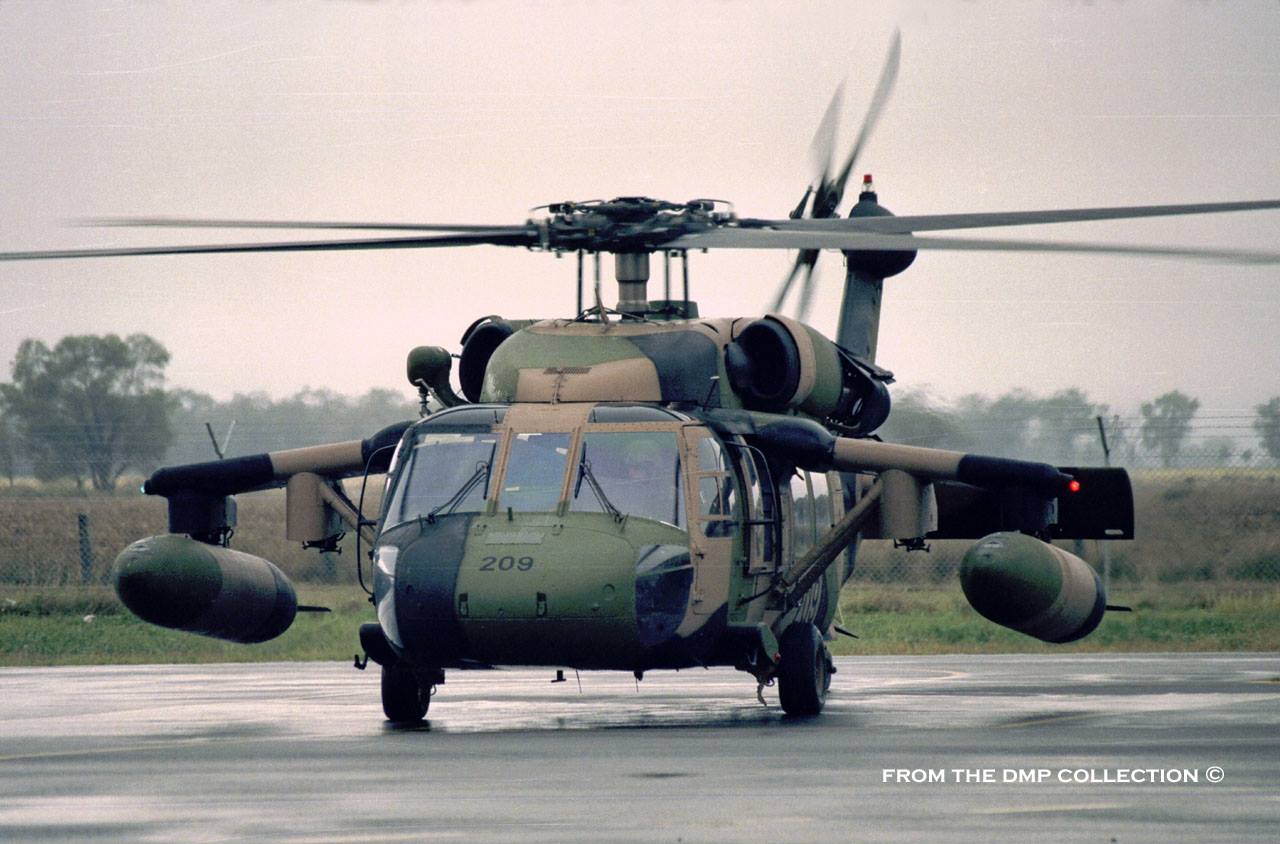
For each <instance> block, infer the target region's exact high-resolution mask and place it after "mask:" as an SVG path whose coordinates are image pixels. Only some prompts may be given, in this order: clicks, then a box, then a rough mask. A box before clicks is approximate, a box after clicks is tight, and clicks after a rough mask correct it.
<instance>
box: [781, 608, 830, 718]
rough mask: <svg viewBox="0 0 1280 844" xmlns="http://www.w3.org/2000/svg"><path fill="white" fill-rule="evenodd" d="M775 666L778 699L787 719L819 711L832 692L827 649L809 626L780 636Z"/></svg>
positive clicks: (794, 629)
mask: <svg viewBox="0 0 1280 844" xmlns="http://www.w3.org/2000/svg"><path fill="white" fill-rule="evenodd" d="M779 650H780V651H781V654H782V659H781V662H780V664H779V665H778V699H779V700H780V701H781V702H782V711H783V712H785V713H787V714H788V715H797V716H810V715H817V714H818V713H819V712H821V711H822V705H823V704H824V703H826V701H827V689H829V688H831V672H830V663H829V662H828V659H829V657H828V656H827V647H826V645H824V644H823V642H822V634H821V633H819V632H818V628H817V627H814V626H813V625H812V624H793V625H791V626H790V627H788V628H787V631H786V632H785V633H783V634H782V642H781V644H780V647H779Z"/></svg>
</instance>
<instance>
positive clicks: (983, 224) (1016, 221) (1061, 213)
mask: <svg viewBox="0 0 1280 844" xmlns="http://www.w3.org/2000/svg"><path fill="white" fill-rule="evenodd" d="M1276 208H1280V199H1260V200H1255V201H1248V202H1199V203H1192V204H1187V205H1130V206H1122V207H1115V208H1064V209H1058V210H1049V211H995V212H983V213H976V214H919V215H916V216H910V215H908V216H902V217H853V218H836V219H825V220H742V221H740V224H741V225H742V226H743V227H744V228H751V227H755V226H757V225H759V226H764V227H767V228H773V229H778V230H785V231H796V230H800V231H823V232H877V233H882V234H907V233H909V232H922V231H946V230H949V229H971V228H972V229H976V228H988V227H996V226H1033V225H1043V224H1047V223H1082V222H1088V221H1091V220H1131V219H1139V218H1142V217H1173V216H1178V215H1184V214H1221V213H1224V212H1227V211H1264V210H1268V209H1276Z"/></svg>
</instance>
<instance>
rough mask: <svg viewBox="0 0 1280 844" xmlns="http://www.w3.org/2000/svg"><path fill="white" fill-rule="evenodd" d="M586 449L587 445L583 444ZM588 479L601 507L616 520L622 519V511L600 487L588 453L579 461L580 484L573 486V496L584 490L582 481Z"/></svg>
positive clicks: (584, 449) (575, 496)
mask: <svg viewBox="0 0 1280 844" xmlns="http://www.w3.org/2000/svg"><path fill="white" fill-rule="evenodd" d="M583 451H584V452H585V451H586V446H583ZM583 479H585V480H586V482H587V483H588V484H590V485H591V493H592V494H593V495H595V497H596V501H597V502H599V504H600V508H601V509H602V510H604V511H605V512H607V513H608V514H609V515H611V516H613V520H614V521H615V522H620V521H622V511H621V510H619V509H618V508H617V507H614V506H613V502H612V501H610V500H609V496H607V495H605V494H604V490H603V489H602V488H601V487H600V482H599V481H598V480H596V473H595V472H592V471H591V461H590V460H588V459H587V457H586V454H585V453H584V454H583V456H582V460H581V462H579V463H578V484H577V486H575V487H574V488H573V497H574V498H577V497H578V493H579V492H581V491H582V481H583Z"/></svg>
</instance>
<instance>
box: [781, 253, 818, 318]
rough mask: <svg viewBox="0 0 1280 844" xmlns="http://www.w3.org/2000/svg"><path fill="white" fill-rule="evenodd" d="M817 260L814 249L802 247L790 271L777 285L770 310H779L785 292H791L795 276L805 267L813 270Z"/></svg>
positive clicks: (784, 297) (799, 274) (802, 271)
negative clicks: (776, 291)
mask: <svg viewBox="0 0 1280 844" xmlns="http://www.w3.org/2000/svg"><path fill="white" fill-rule="evenodd" d="M817 260H818V252H817V250H815V249H802V250H801V251H800V254H799V255H797V256H796V262H795V263H794V264H792V265H791V272H789V273H787V277H786V278H784V279H783V280H782V284H781V285H779V286H778V293H777V295H775V296H774V297H773V305H772V306H771V307H770V308H769V310H770V311H781V310H782V303H783V302H784V301H785V300H786V298H787V294H788V293H790V292H791V285H792V284H793V283H794V282H795V280H796V278H798V277H799V276H801V275H802V273H804V271H805V270H806V269H807V270H808V271H809V272H812V271H813V265H814V264H815V263H816V262H817Z"/></svg>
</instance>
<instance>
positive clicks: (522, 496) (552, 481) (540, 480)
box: [499, 433, 569, 513]
mask: <svg viewBox="0 0 1280 844" xmlns="http://www.w3.org/2000/svg"><path fill="white" fill-rule="evenodd" d="M568 459H569V435H568V434H564V433H528V434H519V433H518V434H515V435H513V436H512V438H511V453H510V454H509V455H508V457H507V469H506V473H505V477H504V478H503V481H502V494H501V496H500V500H499V506H501V507H510V508H511V509H512V510H514V511H516V512H520V513H549V512H552V511H554V510H555V509H556V508H557V507H559V505H560V488H561V486H562V485H563V484H564V469H565V463H566V462H567V461H568Z"/></svg>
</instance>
